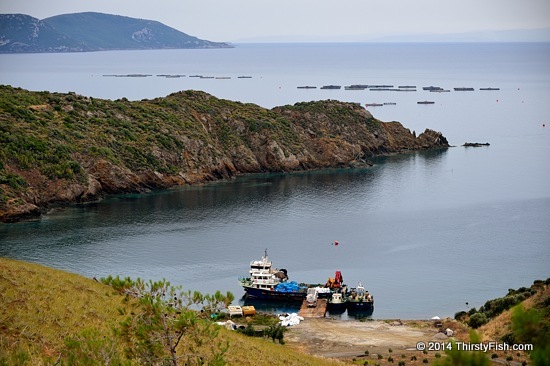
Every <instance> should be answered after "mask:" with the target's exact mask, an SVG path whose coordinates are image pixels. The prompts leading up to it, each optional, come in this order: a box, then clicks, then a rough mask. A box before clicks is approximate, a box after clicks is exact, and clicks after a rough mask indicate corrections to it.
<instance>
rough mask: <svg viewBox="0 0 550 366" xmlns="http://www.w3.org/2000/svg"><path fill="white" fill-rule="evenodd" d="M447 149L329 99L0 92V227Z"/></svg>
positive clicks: (430, 134)
mask: <svg viewBox="0 0 550 366" xmlns="http://www.w3.org/2000/svg"><path fill="white" fill-rule="evenodd" d="M448 146H449V144H448V142H447V140H446V138H445V137H444V136H443V135H442V134H441V133H439V132H435V131H433V130H426V131H424V132H423V133H421V134H419V135H418V136H416V133H415V132H411V131H410V130H409V129H407V128H405V127H403V126H402V125H401V124H400V123H399V122H381V121H379V120H377V119H376V118H374V117H373V116H372V115H371V114H370V113H369V112H368V111H367V110H366V109H365V108H363V107H362V106H360V105H358V104H354V103H344V102H339V101H334V100H325V101H315V102H302V103H297V104H294V105H292V106H291V105H286V106H281V107H276V108H273V109H266V108H262V107H260V106H258V105H255V104H250V103H241V102H234V101H229V100H224V99H219V98H216V97H214V96H212V95H209V94H207V93H205V92H200V91H182V92H178V93H174V94H170V95H168V96H166V97H162V98H156V99H151V100H141V101H129V100H127V99H125V98H122V99H118V100H114V101H112V100H105V99H97V98H93V97H90V96H82V95H78V94H75V93H50V92H32V91H27V90H23V89H19V88H13V87H11V86H0V220H1V221H4V222H12V221H18V220H21V219H25V218H32V217H39V216H40V215H41V214H42V213H44V212H46V211H47V210H48V208H50V207H54V206H56V205H63V204H71V203H77V202H88V201H93V200H97V199H100V198H102V197H104V196H105V195H108V194H117V193H131V192H145V191H148V190H152V189H160V188H168V187H172V186H176V185H184V184H198V183H204V182H209V181H214V180H219V179H229V178H233V177H235V176H237V175H239V174H246V173H259V172H291V171H300V170H309V169H321V168H329V167H360V166H368V165H369V164H370V162H369V159H370V158H372V157H374V156H377V155H384V154H392V153H400V152H406V151H414V150H421V149H433V148H446V147H448Z"/></svg>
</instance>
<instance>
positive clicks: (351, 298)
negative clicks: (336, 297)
mask: <svg viewBox="0 0 550 366" xmlns="http://www.w3.org/2000/svg"><path fill="white" fill-rule="evenodd" d="M346 308H347V310H348V314H352V313H354V312H372V311H373V310H374V298H373V296H372V295H371V294H370V293H369V292H368V291H367V290H365V287H364V286H363V285H362V284H361V282H359V284H358V285H357V287H355V288H352V289H350V290H349V292H348V296H347V301H346Z"/></svg>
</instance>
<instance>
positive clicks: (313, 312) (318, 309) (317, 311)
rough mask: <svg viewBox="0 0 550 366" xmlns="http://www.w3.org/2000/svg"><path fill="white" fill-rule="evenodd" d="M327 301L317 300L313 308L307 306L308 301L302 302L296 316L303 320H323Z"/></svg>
mask: <svg viewBox="0 0 550 366" xmlns="http://www.w3.org/2000/svg"><path fill="white" fill-rule="evenodd" d="M327 306H328V299H317V302H316V304H315V306H308V301H307V300H304V301H303V302H302V306H301V307H300V311H299V312H298V315H300V316H301V317H303V318H324V317H325V314H326V313H327Z"/></svg>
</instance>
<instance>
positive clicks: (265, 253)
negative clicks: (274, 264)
mask: <svg viewBox="0 0 550 366" xmlns="http://www.w3.org/2000/svg"><path fill="white" fill-rule="evenodd" d="M264 257H266V258H267V248H265V251H264Z"/></svg>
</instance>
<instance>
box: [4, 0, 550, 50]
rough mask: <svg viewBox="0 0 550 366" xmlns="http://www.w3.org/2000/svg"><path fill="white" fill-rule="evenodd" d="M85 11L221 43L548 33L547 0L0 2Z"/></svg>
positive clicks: (36, 13) (12, 7)
mask: <svg viewBox="0 0 550 366" xmlns="http://www.w3.org/2000/svg"><path fill="white" fill-rule="evenodd" d="M85 11H95V12H101V13H108V14H116V15H124V16H129V17H133V18H142V19H150V20H156V21H159V22H161V23H164V24H166V25H168V26H170V27H173V28H175V29H178V30H180V31H182V32H185V33H187V34H190V35H193V36H196V37H199V38H202V39H208V40H211V41H224V42H247V41H249V42H253V41H292V40H295V41H325V42H333V41H361V40H364V41H369V40H376V39H380V38H384V37H392V36H402V35H409V36H410V35H440V34H454V33H465V32H494V31H503V30H518V29H521V30H530V29H541V28H546V31H548V30H549V29H550V0H278V1H272V0H0V13H3V14H7V13H22V14H27V15H31V16H33V17H35V18H38V19H44V18H47V17H50V16H54V15H60V14H68V13H78V12H85ZM549 35H550V33H549Z"/></svg>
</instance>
